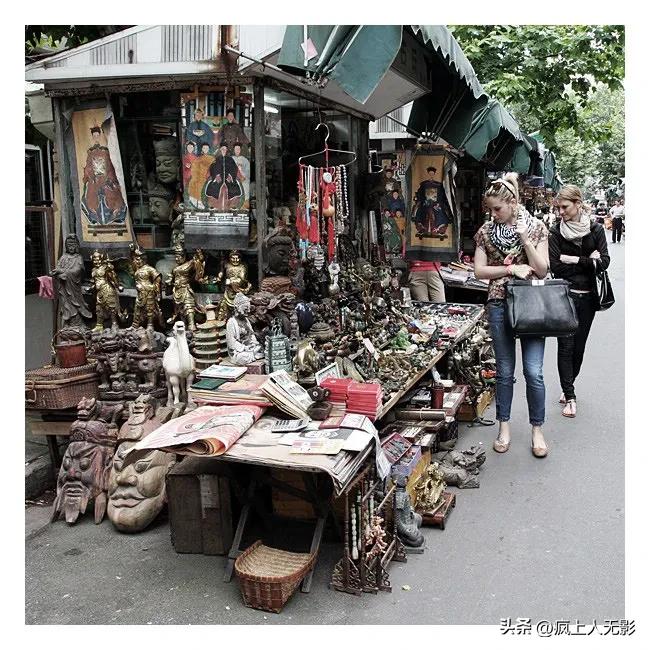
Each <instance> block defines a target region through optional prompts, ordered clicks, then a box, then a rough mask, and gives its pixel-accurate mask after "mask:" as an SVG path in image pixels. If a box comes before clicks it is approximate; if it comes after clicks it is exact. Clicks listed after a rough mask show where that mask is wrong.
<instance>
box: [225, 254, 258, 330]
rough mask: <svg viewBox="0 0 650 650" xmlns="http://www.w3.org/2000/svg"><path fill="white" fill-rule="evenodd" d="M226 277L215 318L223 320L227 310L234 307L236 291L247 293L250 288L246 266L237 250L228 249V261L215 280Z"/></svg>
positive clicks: (231, 309)
mask: <svg viewBox="0 0 650 650" xmlns="http://www.w3.org/2000/svg"><path fill="white" fill-rule="evenodd" d="M224 276H225V278H226V281H225V284H224V290H223V298H222V299H221V302H220V303H219V312H218V314H217V320H225V319H226V316H227V315H228V312H229V311H230V312H232V311H233V309H234V302H235V296H236V295H237V294H238V293H243V294H245V295H246V294H248V293H250V290H251V288H252V285H251V283H250V282H249V281H248V268H247V267H246V264H244V263H243V262H242V261H241V255H240V254H239V251H230V254H229V255H228V261H227V262H226V264H225V268H224V270H223V271H221V272H220V273H219V275H218V276H217V282H221V280H222V279H223V278H224Z"/></svg>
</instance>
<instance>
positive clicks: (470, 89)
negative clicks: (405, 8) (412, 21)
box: [277, 25, 485, 132]
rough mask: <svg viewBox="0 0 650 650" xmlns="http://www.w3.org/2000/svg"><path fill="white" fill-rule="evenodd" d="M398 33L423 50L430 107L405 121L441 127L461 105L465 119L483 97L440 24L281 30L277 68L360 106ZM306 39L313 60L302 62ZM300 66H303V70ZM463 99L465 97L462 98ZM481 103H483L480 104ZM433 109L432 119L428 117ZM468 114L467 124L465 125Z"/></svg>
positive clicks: (396, 46)
mask: <svg viewBox="0 0 650 650" xmlns="http://www.w3.org/2000/svg"><path fill="white" fill-rule="evenodd" d="M403 30H410V32H412V33H413V34H414V35H415V38H416V39H417V40H418V41H419V42H420V43H422V44H423V46H424V49H425V50H428V53H429V59H428V61H427V64H428V71H429V72H430V74H431V78H432V88H431V90H432V94H434V95H435V101H434V105H433V107H431V106H429V102H424V106H425V110H424V112H422V113H421V118H420V117H418V110H419V109H416V114H415V116H414V114H413V112H411V119H410V121H409V126H411V124H410V122H411V121H412V122H414V123H416V122H418V123H421V126H422V128H416V127H411V128H416V130H418V131H419V132H421V131H423V130H425V128H426V126H427V124H429V126H430V127H431V126H433V124H432V122H436V123H438V122H440V118H441V113H442V117H443V118H444V121H445V122H446V121H447V119H448V117H449V115H451V114H452V113H453V112H454V111H455V110H457V109H458V107H459V103H463V108H464V110H466V111H469V110H470V109H471V114H473V112H474V110H476V106H475V105H474V101H475V100H476V99H477V98H483V97H484V96H485V93H484V91H483V88H482V87H481V84H480V83H479V80H478V78H477V77H476V74H475V73H474V69H473V68H472V66H471V64H470V62H469V61H468V60H467V57H465V55H464V54H463V51H462V50H461V48H460V46H459V45H458V43H457V41H456V39H455V38H454V37H453V35H452V34H451V32H450V31H449V30H448V29H447V28H446V27H445V26H444V25H410V26H409V25H406V26H402V25H287V28H286V30H285V33H284V40H283V42H282V49H281V50H280V55H279V58H278V64H277V65H278V67H279V68H281V69H283V70H285V71H286V72H289V73H290V74H294V75H298V76H303V77H307V76H309V77H311V78H313V79H314V80H315V81H316V82H319V81H324V80H326V79H332V80H334V81H336V82H337V83H338V84H339V86H341V88H343V90H344V91H345V92H346V93H347V94H348V95H350V96H351V97H352V98H354V99H356V100H357V101H358V102H361V103H362V104H363V103H365V102H366V101H367V100H368V98H369V97H370V95H372V93H373V91H374V90H375V89H376V88H377V86H378V85H379V83H380V82H381V80H382V79H383V77H384V75H385V74H386V72H388V69H389V68H390V66H391V65H392V64H393V62H394V61H395V58H396V57H397V54H398V52H399V50H400V47H401V45H402V34H403ZM306 39H310V40H311V42H312V43H313V46H314V49H315V52H316V55H315V56H312V57H311V58H309V61H305V51H304V49H303V47H302V46H303V43H305V42H306ZM305 64H306V65H305ZM465 95H467V97H465ZM482 101H483V102H484V101H485V100H482ZM432 108H433V113H435V114H434V115H433V118H431V117H430V116H429V113H430V111H431V110H432ZM471 114H470V118H469V119H470V120H471Z"/></svg>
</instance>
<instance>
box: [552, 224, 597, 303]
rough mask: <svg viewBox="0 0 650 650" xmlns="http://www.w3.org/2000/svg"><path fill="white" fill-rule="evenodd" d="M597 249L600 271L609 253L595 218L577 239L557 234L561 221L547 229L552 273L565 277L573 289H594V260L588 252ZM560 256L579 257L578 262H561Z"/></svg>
mask: <svg viewBox="0 0 650 650" xmlns="http://www.w3.org/2000/svg"><path fill="white" fill-rule="evenodd" d="M595 250H597V251H598V252H599V253H600V259H599V260H596V266H597V268H598V270H599V271H603V270H605V269H606V268H607V267H608V266H609V253H608V251H607V239H606V237H605V229H604V228H603V226H602V224H600V223H598V222H596V221H594V222H592V224H591V229H590V231H589V233H588V234H587V235H585V236H584V237H583V238H582V239H581V240H579V241H577V242H571V241H568V240H567V239H564V237H562V235H561V234H560V224H559V222H558V223H556V224H555V225H554V226H553V227H552V228H551V230H550V231H549V238H548V256H549V261H550V263H551V272H552V273H553V275H554V276H555V277H556V278H564V279H565V280H568V281H569V282H570V283H571V288H572V289H579V290H581V291H591V290H593V288H594V276H595V269H594V260H592V259H590V258H589V255H591V253H593V252H594V251H595ZM560 255H572V256H573V257H579V258H580V261H579V262H578V263H577V264H564V263H563V262H560Z"/></svg>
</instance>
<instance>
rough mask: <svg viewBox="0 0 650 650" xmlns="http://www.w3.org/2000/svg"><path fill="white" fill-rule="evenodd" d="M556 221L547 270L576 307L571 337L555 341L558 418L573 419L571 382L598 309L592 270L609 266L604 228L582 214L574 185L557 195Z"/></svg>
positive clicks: (580, 193) (575, 406)
mask: <svg viewBox="0 0 650 650" xmlns="http://www.w3.org/2000/svg"><path fill="white" fill-rule="evenodd" d="M557 205H558V208H559V211H560V218H561V220H560V222H559V223H558V224H556V225H555V226H553V228H551V231H550V235H549V257H550V262H551V271H552V273H553V275H554V276H555V277H556V278H563V279H565V280H567V281H568V282H569V284H570V295H571V298H572V299H573V303H574V304H575V307H576V314H577V316H578V330H577V331H576V333H575V334H574V335H573V336H563V337H558V339H557V369H558V373H559V375H560V384H561V386H562V391H563V392H562V396H561V397H560V403H563V404H564V408H563V409H562V415H563V416H565V417H568V418H574V417H575V416H576V413H577V402H576V393H575V386H574V384H575V380H576V378H577V377H578V374H579V373H580V368H581V367H582V360H583V358H584V355H585V347H586V345H587V338H588V337H589V330H590V329H591V324H592V322H593V320H594V315H595V314H596V310H597V309H598V298H597V296H596V278H595V275H596V270H598V271H600V270H604V269H606V268H607V267H608V266H609V253H608V251H607V238H606V237H605V229H604V227H603V226H602V224H600V223H598V222H597V221H591V220H590V219H589V217H588V216H587V215H586V214H584V213H583V211H582V206H583V200H582V192H581V191H580V188H579V187H577V186H576V185H565V186H564V187H563V188H562V189H561V190H560V192H559V194H558V196H557Z"/></svg>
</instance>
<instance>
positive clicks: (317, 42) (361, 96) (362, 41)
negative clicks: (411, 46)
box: [278, 25, 402, 104]
mask: <svg viewBox="0 0 650 650" xmlns="http://www.w3.org/2000/svg"><path fill="white" fill-rule="evenodd" d="M305 36H306V37H307V38H308V39H310V40H311V42H312V43H313V45H314V48H315V51H316V55H315V56H313V57H311V58H310V59H309V61H308V62H307V65H305V52H304V50H303V47H302V45H303V43H304V42H305ZM401 44H402V26H401V25H287V28H286V31H285V33H284V40H283V41H282V49H281V50H280V56H279V58H278V67H279V68H282V69H283V70H285V71H286V72H289V73H291V74H294V75H298V76H303V77H306V76H310V77H314V78H315V79H316V80H317V81H318V80H320V79H325V78H329V79H333V80H335V81H336V82H338V84H339V85H340V86H341V88H343V90H345V92H346V93H347V94H348V95H350V97H352V98H354V99H356V100H357V101H358V102H361V103H362V104H363V103H364V102H366V100H367V99H368V98H369V97H370V95H372V93H373V91H374V90H375V88H376V87H377V86H378V85H379V82H380V81H381V80H382V78H383V77H384V75H385V74H386V72H388V68H390V66H391V65H392V63H393V61H394V60H395V57H396V56H397V53H398V52H399V48H400V46H401Z"/></svg>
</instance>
